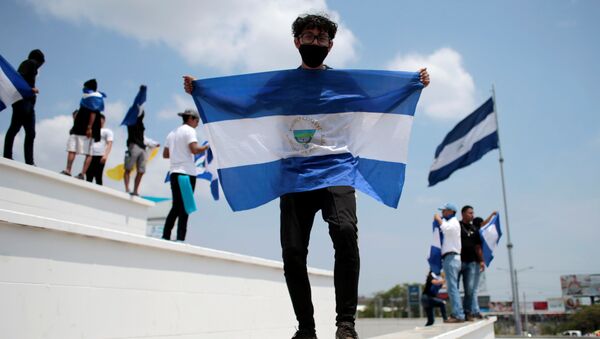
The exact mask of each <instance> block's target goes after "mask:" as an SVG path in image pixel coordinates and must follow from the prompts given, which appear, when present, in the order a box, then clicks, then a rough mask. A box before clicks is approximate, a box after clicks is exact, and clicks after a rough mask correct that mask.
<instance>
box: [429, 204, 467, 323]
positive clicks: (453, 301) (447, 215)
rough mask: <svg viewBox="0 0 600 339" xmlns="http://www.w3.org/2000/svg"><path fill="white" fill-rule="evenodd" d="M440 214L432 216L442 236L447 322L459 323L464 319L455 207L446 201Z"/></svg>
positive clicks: (458, 232)
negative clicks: (447, 308)
mask: <svg viewBox="0 0 600 339" xmlns="http://www.w3.org/2000/svg"><path fill="white" fill-rule="evenodd" d="M439 210H440V211H441V213H442V215H441V216H440V215H439V214H437V213H436V214H434V216H433V218H434V220H435V221H437V222H438V224H439V225H440V230H441V231H442V234H443V236H444V240H443V242H442V267H443V269H444V272H445V273H446V285H447V287H448V296H449V298H450V305H452V314H451V316H450V317H449V318H448V320H446V321H444V322H447V323H459V322H463V321H465V315H464V314H463V307H462V301H461V298H460V293H459V291H458V274H459V272H460V269H461V261H460V251H461V247H462V244H461V240H460V223H459V222H458V219H457V218H456V212H457V208H456V206H454V205H453V204H450V203H447V204H445V205H444V206H442V207H440V208H439Z"/></svg>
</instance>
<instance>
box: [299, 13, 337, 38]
mask: <svg viewBox="0 0 600 339" xmlns="http://www.w3.org/2000/svg"><path fill="white" fill-rule="evenodd" d="M312 28H318V29H320V30H321V31H323V32H327V33H328V34H329V39H332V40H333V38H335V33H337V29H338V25H337V24H336V23H335V22H333V21H331V19H329V16H327V14H324V13H323V14H304V15H301V16H299V17H297V18H296V20H294V23H293V24H292V34H294V37H295V38H297V37H299V36H300V34H302V32H304V30H305V29H312Z"/></svg>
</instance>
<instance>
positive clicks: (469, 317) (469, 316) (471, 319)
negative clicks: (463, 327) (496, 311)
mask: <svg viewBox="0 0 600 339" xmlns="http://www.w3.org/2000/svg"><path fill="white" fill-rule="evenodd" d="M465 321H475V318H474V317H473V316H472V315H470V314H467V315H466V316H465Z"/></svg>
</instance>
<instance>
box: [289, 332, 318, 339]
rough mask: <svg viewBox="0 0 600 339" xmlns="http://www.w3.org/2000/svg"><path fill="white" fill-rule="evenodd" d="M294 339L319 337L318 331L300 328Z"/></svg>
mask: <svg viewBox="0 0 600 339" xmlns="http://www.w3.org/2000/svg"><path fill="white" fill-rule="evenodd" d="M292 339H317V333H316V332H315V330H312V331H311V330H298V331H296V333H295V334H294V336H293V337H292Z"/></svg>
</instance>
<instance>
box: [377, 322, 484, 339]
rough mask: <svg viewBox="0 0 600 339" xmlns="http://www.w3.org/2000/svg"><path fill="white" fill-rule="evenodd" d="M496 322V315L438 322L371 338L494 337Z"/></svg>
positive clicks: (477, 338) (464, 338)
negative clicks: (454, 321) (469, 319)
mask: <svg viewBox="0 0 600 339" xmlns="http://www.w3.org/2000/svg"><path fill="white" fill-rule="evenodd" d="M494 322H496V317H490V318H489V319H484V320H480V321H476V322H465V323H460V324H444V323H441V324H437V323H436V324H434V325H433V326H427V327H416V328H414V329H411V330H406V331H401V332H396V333H391V334H386V335H382V336H377V337H371V338H370V339H458V338H461V339H494V338H495V335H494Z"/></svg>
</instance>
